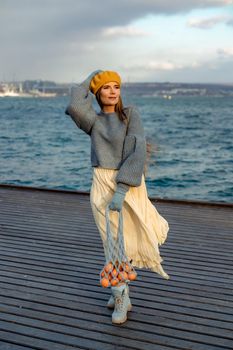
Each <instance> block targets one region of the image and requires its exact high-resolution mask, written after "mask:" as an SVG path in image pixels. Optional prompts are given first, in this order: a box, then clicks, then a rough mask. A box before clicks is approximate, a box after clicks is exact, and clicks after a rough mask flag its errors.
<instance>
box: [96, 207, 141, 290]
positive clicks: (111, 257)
mask: <svg viewBox="0 0 233 350" xmlns="http://www.w3.org/2000/svg"><path fill="white" fill-rule="evenodd" d="M109 210H110V209H109V206H107V207H106V213H105V217H106V232H107V241H106V247H105V248H106V249H105V251H106V263H105V265H104V267H103V269H102V270H101V272H100V284H101V286H102V287H104V288H107V287H111V286H112V287H113V286H116V285H118V283H119V282H130V281H134V280H135V279H136V278H137V273H136V271H135V270H134V268H133V266H132V265H131V262H132V261H129V260H128V258H127V256H126V254H125V247H124V237H123V214H122V210H121V211H120V212H119V223H118V230H117V237H116V239H114V237H113V234H112V232H111V228H110V219H109Z"/></svg>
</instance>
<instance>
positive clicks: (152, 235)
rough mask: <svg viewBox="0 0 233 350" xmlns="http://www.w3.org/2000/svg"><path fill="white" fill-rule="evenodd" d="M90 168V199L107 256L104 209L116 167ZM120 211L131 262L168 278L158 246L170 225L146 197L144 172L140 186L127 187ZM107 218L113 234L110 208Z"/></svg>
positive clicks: (114, 223)
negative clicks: (91, 177)
mask: <svg viewBox="0 0 233 350" xmlns="http://www.w3.org/2000/svg"><path fill="white" fill-rule="evenodd" d="M92 169H93V173H92V176H93V179H92V186H91V192H90V202H91V207H92V212H93V216H94V220H95V223H96V225H97V228H98V230H99V233H100V236H101V239H102V243H103V248H104V252H105V256H106V250H105V246H106V218H105V210H106V206H107V205H108V204H109V203H110V202H111V199H112V196H113V194H114V192H115V190H116V186H117V184H116V182H115V177H116V175H117V172H118V170H114V169H105V168H99V167H93V168H92ZM122 214H123V235H124V244H125V253H126V256H127V257H128V259H129V260H132V265H133V266H134V267H138V268H148V269H150V270H152V271H154V272H156V273H158V274H160V275H161V276H162V277H164V278H166V279H168V278H169V276H168V275H167V273H166V272H165V271H164V270H163V268H162V265H161V262H162V261H163V259H162V258H161V256H160V253H159V245H162V244H163V243H164V242H165V240H166V238H167V233H168V230H169V226H168V222H167V221H166V220H165V219H164V218H163V217H162V216H161V215H160V214H159V213H158V211H157V209H156V208H155V207H154V205H153V204H152V203H151V201H150V200H149V198H148V195H147V189H146V184H145V177H144V175H142V181H141V185H140V186H138V187H130V188H129V190H128V192H127V193H126V196H125V200H124V203H123V208H122ZM109 217H110V223H111V229H112V233H113V235H114V236H115V237H116V235H117V228H118V220H119V213H118V212H117V211H113V210H110V212H109Z"/></svg>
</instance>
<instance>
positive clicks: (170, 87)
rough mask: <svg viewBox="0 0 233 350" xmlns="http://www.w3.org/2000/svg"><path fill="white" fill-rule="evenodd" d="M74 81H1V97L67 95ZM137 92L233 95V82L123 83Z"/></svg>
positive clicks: (172, 95) (161, 94)
mask: <svg viewBox="0 0 233 350" xmlns="http://www.w3.org/2000/svg"><path fill="white" fill-rule="evenodd" d="M73 85H74V84H73V83H55V82H53V81H46V80H25V81H17V82H0V97H56V96H67V95H69V93H70V89H71V87H72V86H73ZM129 87H130V90H131V91H134V92H135V94H137V91H139V90H140V93H141V89H142V88H143V89H144V91H145V96H147V95H148V96H150V97H151V96H154V97H164V98H168V99H171V98H172V97H174V96H219V97H221V96H233V84H210V83H206V84H205V83H171V82H163V83H146V82H145V83H129V82H126V83H123V84H122V89H123V90H127V88H129Z"/></svg>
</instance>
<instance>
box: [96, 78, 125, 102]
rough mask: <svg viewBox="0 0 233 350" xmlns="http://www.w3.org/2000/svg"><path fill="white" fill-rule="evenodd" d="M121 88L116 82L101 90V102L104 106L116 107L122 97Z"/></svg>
mask: <svg viewBox="0 0 233 350" xmlns="http://www.w3.org/2000/svg"><path fill="white" fill-rule="evenodd" d="M120 93H121V90H120V86H119V84H118V83H116V82H115V81H111V82H110V83H107V84H105V85H103V86H102V88H101V89H100V100H101V103H102V104H103V106H115V105H116V104H117V102H118V101H119V97H120Z"/></svg>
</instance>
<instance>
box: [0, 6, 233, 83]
mask: <svg viewBox="0 0 233 350" xmlns="http://www.w3.org/2000/svg"><path fill="white" fill-rule="evenodd" d="M232 38H233V0H124V1H123V0H0V48H1V49H0V81H1V80H5V81H7V80H8V81H9V80H24V79H49V80H54V81H56V82H80V81H81V80H82V79H84V78H85V77H86V75H88V74H89V73H90V72H92V71H93V70H96V69H104V70H116V71H118V72H119V73H120V74H121V76H122V78H123V81H130V82H134V81H148V82H149V81H150V82H153V81H157V82H163V81H171V82H213V83H214V82H217V83H218V82H219V83H233V39H232Z"/></svg>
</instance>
